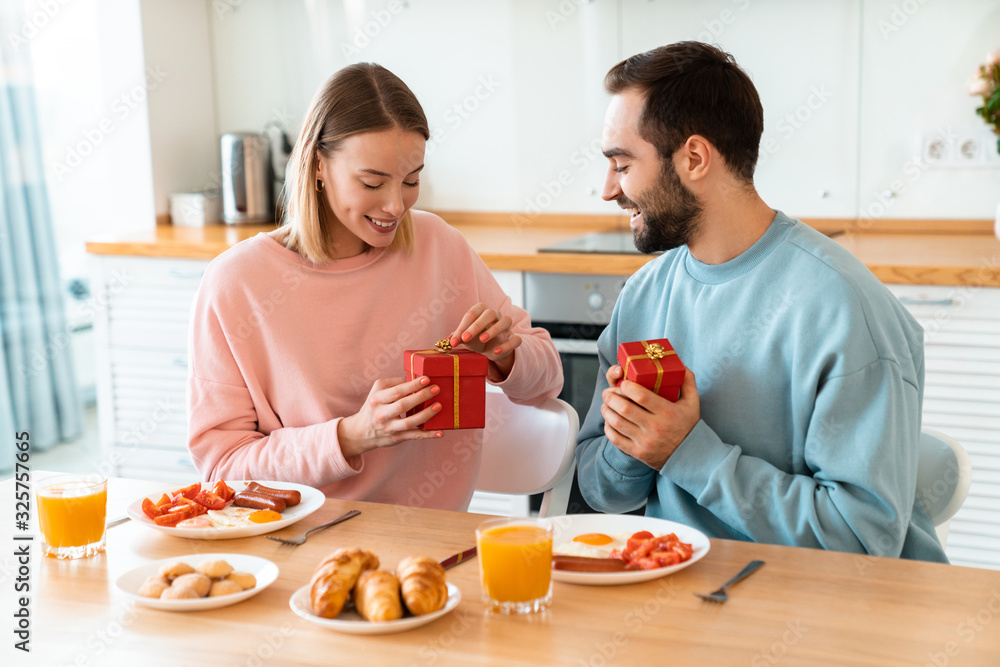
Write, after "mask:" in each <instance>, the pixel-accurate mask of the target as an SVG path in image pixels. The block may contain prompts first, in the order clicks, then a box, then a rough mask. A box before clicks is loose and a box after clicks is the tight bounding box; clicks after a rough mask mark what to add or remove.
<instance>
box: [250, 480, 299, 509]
mask: <svg viewBox="0 0 1000 667" xmlns="http://www.w3.org/2000/svg"><path fill="white" fill-rule="evenodd" d="M244 491H251V492H253V493H263V494H264V495H268V496H274V497H275V498H281V499H282V500H284V501H285V506H286V507H295V506H296V505H298V504H299V503H300V502H302V494H301V493H299V492H298V491H296V490H295V489H272V488H269V487H267V486H264V485H263V484H259V483H257V482H250V483H249V484H247V488H246V489H244Z"/></svg>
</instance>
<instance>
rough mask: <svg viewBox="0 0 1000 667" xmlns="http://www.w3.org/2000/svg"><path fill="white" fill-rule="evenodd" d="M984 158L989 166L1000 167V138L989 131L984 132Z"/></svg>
mask: <svg viewBox="0 0 1000 667" xmlns="http://www.w3.org/2000/svg"><path fill="white" fill-rule="evenodd" d="M983 156H984V157H985V158H986V159H985V162H986V164H987V165H988V166H990V167H993V168H996V167H1000V136H997V135H995V134H993V133H992V132H990V131H989V130H987V131H986V132H983Z"/></svg>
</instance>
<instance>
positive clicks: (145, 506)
mask: <svg viewBox="0 0 1000 667" xmlns="http://www.w3.org/2000/svg"><path fill="white" fill-rule="evenodd" d="M142 511H143V513H144V514H145V515H146V516H148V517H149V518H150V519H155V518H156V517H158V516H160V515H161V514H163V511H162V510H160V508H159V507H157V506H156V504H155V503H154V502H153V501H152V500H150V499H149V498H143V499H142Z"/></svg>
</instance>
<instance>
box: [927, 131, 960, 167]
mask: <svg viewBox="0 0 1000 667" xmlns="http://www.w3.org/2000/svg"><path fill="white" fill-rule="evenodd" d="M951 148H952V146H951V144H950V143H949V141H948V138H947V137H946V136H945V135H944V134H942V133H941V132H938V131H932V132H925V133H924V135H923V137H921V142H920V157H921V159H922V160H923V161H924V163H926V164H928V165H943V164H947V163H948V162H950V161H951Z"/></svg>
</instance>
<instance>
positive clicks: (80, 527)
mask: <svg viewBox="0 0 1000 667" xmlns="http://www.w3.org/2000/svg"><path fill="white" fill-rule="evenodd" d="M35 500H36V502H37V503H38V525H39V527H40V528H41V530H42V553H44V554H46V555H48V556H52V557H54V558H87V557H88V556H93V555H94V554H98V553H100V552H102V551H104V522H105V519H106V517H107V502H108V479H107V478H106V477H104V476H103V475H99V474H96V473H91V474H78V475H57V476H55V477H49V478H47V479H43V480H41V481H40V482H37V483H36V484H35Z"/></svg>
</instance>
